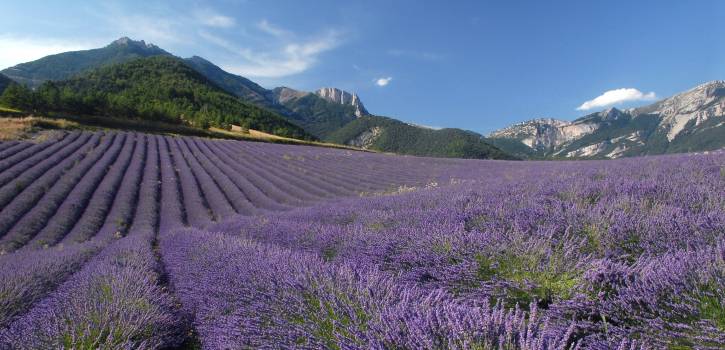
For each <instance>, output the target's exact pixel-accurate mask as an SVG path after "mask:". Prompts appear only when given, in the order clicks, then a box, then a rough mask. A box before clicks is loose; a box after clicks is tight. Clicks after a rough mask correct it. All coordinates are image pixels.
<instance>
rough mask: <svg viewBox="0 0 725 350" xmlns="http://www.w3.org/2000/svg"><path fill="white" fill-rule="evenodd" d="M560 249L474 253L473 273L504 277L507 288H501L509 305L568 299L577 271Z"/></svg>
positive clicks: (482, 277)
mask: <svg viewBox="0 0 725 350" xmlns="http://www.w3.org/2000/svg"><path fill="white" fill-rule="evenodd" d="M564 259H565V258H564V256H563V254H562V252H559V251H558V250H554V251H552V252H551V253H550V254H543V253H537V252H528V253H527V254H515V253H512V252H504V253H502V254H498V255H485V254H479V255H477V256H476V262H477V265H478V269H477V271H476V274H477V276H478V279H479V280H481V281H490V280H492V279H494V278H495V279H500V280H506V281H508V282H509V283H511V287H510V288H507V290H506V291H505V294H506V298H505V300H506V302H507V304H509V305H510V306H514V305H516V304H519V305H520V306H524V307H525V306H526V305H528V304H529V303H531V302H532V301H534V300H538V301H539V302H540V303H545V304H548V303H550V302H552V301H554V300H559V299H568V298H570V297H571V296H572V295H573V291H574V288H575V287H576V285H577V284H578V283H579V278H580V274H581V272H580V271H576V270H573V269H571V268H569V267H567V266H566V262H565V261H564Z"/></svg>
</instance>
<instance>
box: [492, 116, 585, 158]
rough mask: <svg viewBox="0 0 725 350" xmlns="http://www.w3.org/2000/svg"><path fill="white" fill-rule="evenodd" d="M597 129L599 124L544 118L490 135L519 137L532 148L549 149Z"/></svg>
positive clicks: (495, 136)
mask: <svg viewBox="0 0 725 350" xmlns="http://www.w3.org/2000/svg"><path fill="white" fill-rule="evenodd" d="M596 129H597V125H596V124H594V123H587V122H567V121H563V120H557V119H551V118H542V119H534V120H530V121H526V122H523V123H519V124H515V125H512V126H510V127H507V128H505V129H501V130H498V131H495V132H493V133H491V134H490V135H489V137H491V138H511V139H517V140H519V141H521V143H523V144H525V145H526V146H528V147H530V148H532V149H535V150H539V151H547V150H551V149H554V148H556V147H558V146H561V145H563V144H564V143H566V142H569V141H571V140H574V139H576V138H579V137H581V136H583V135H587V134H589V133H592V132H593V131H594V130H596Z"/></svg>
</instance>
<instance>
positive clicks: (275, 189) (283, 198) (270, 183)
mask: <svg viewBox="0 0 725 350" xmlns="http://www.w3.org/2000/svg"><path fill="white" fill-rule="evenodd" d="M205 144H206V145H207V146H208V147H209V150H210V151H211V152H213V153H214V154H216V155H217V156H218V157H219V158H221V159H222V160H223V161H224V163H225V164H227V165H229V166H230V167H231V168H232V169H233V170H235V171H236V172H238V173H239V174H240V175H241V176H243V177H244V178H246V179H249V181H250V182H251V183H253V184H254V185H255V186H256V187H257V188H259V189H260V191H262V192H264V193H265V195H267V196H268V197H270V198H272V199H274V200H275V201H277V202H278V203H283V204H290V205H302V204H303V203H304V201H307V200H310V199H311V198H313V197H311V196H308V195H306V194H305V193H303V192H299V191H293V190H291V188H289V184H286V183H284V182H281V181H280V180H279V179H278V178H276V177H274V176H264V175H266V174H263V172H262V171H260V167H256V168H255V167H251V166H249V164H245V163H244V162H243V161H240V160H239V159H237V158H234V157H232V156H231V155H229V154H227V151H226V149H224V148H221V143H220V142H207V143H205Z"/></svg>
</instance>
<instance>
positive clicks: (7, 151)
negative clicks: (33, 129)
mask: <svg viewBox="0 0 725 350" xmlns="http://www.w3.org/2000/svg"><path fill="white" fill-rule="evenodd" d="M32 145H33V143H32V142H20V141H10V142H5V143H3V148H2V151H0V161H2V160H5V158H8V157H10V156H12V155H14V154H16V153H18V152H20V151H22V150H24V149H26V148H28V147H30V146H32Z"/></svg>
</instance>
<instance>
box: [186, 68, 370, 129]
mask: <svg viewBox="0 0 725 350" xmlns="http://www.w3.org/2000/svg"><path fill="white" fill-rule="evenodd" d="M184 61H185V62H186V64H188V65H189V66H191V67H192V68H194V69H195V70H196V71H198V72H199V73H201V74H202V75H204V76H205V77H207V78H208V79H209V80H211V81H212V82H214V83H215V84H217V85H218V86H219V87H221V88H222V89H224V90H226V91H227V92H229V93H231V94H233V95H235V96H237V97H239V98H240V99H242V100H243V101H245V102H249V103H253V104H255V105H257V106H259V107H263V108H266V109H269V110H271V111H274V112H276V113H278V114H280V115H282V116H283V117H285V118H286V119H287V120H289V121H290V122H292V123H294V124H296V125H298V126H300V127H302V128H303V129H305V130H306V131H307V132H309V133H311V134H312V135H315V136H316V137H319V138H322V139H324V138H325V137H326V136H327V135H328V134H329V133H331V132H333V131H334V130H337V129H339V128H341V127H343V126H344V125H345V124H347V123H349V122H350V121H352V120H354V119H355V118H356V117H358V116H362V115H367V114H368V112H367V110H366V109H365V107H364V106H363V104H362V102H361V101H360V99H359V98H358V96H357V95H355V94H351V93H348V92H346V91H342V90H340V89H336V88H323V89H320V90H318V91H316V92H315V93H310V92H305V91H297V90H294V89H290V88H288V87H278V88H275V89H272V90H267V89H265V88H263V87H261V86H259V85H258V84H257V83H255V82H253V81H251V80H249V79H247V78H244V77H242V76H239V75H235V74H232V73H228V72H226V71H224V70H223V69H221V68H220V67H218V66H216V65H214V64H213V63H211V62H209V61H207V60H205V59H203V58H201V57H198V56H194V57H191V58H187V59H184Z"/></svg>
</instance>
